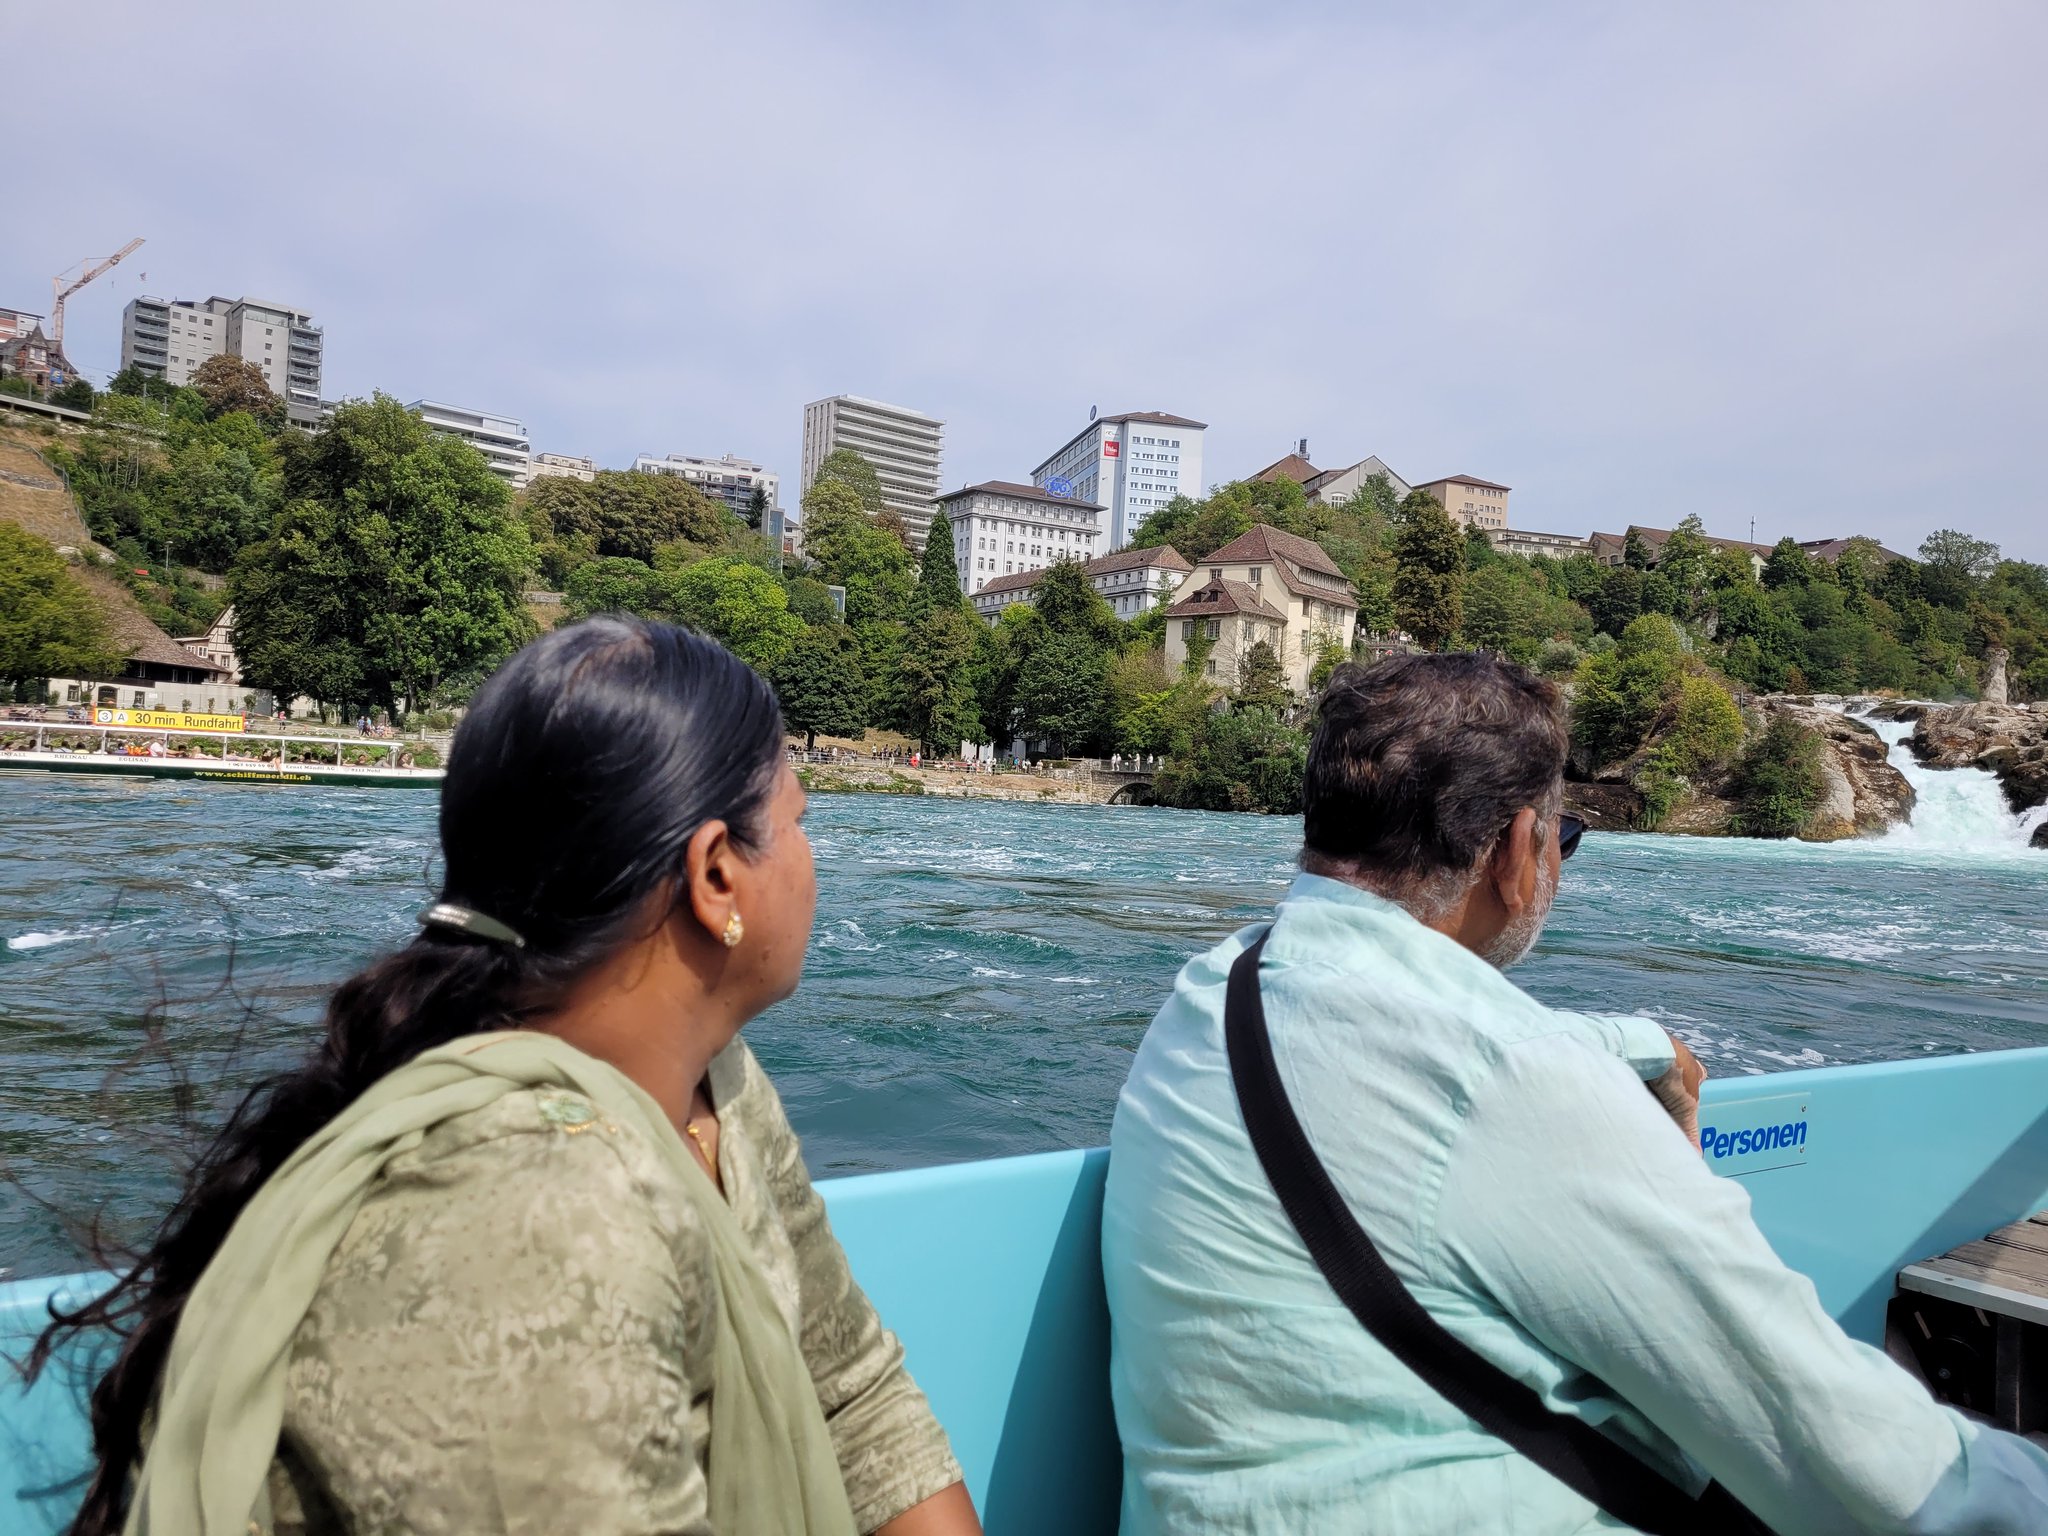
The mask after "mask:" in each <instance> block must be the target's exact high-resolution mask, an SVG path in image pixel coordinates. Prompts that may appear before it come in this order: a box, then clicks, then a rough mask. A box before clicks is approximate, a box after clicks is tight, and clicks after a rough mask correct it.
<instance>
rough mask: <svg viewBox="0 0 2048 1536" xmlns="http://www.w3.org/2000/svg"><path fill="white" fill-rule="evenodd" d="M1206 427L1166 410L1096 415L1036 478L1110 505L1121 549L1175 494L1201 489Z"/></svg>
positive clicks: (1113, 538)
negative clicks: (1203, 441)
mask: <svg viewBox="0 0 2048 1536" xmlns="http://www.w3.org/2000/svg"><path fill="white" fill-rule="evenodd" d="M1207 430H1208V428H1207V426H1206V425H1205V424H1204V423H1202V422H1199V421H1190V420H1189V419H1188V418H1187V417H1185V416H1169V415H1168V414H1167V413H1166V412H1164V411H1126V412H1124V413H1123V414H1122V415H1121V416H1097V417H1095V418H1093V419H1092V420H1091V421H1090V422H1089V423H1088V425H1087V426H1085V427H1083V428H1082V429H1081V430H1080V431H1079V432H1076V433H1075V434H1074V435H1073V436H1072V437H1070V438H1068V439H1067V441H1066V442H1065V443H1064V444H1063V445H1062V446H1061V447H1060V448H1059V449H1058V451H1056V452H1055V453H1054V454H1053V455H1052V456H1051V457H1050V458H1048V459H1046V461H1045V462H1044V463H1042V464H1040V465H1039V466H1038V468H1036V469H1034V470H1033V471H1031V483H1032V484H1033V485H1035V486H1037V487H1038V488H1039V489H1041V490H1047V491H1051V492H1053V493H1054V494H1056V495H1066V496H1073V497H1076V498H1077V499H1079V500H1081V501H1093V502H1099V503H1101V504H1102V505H1103V506H1105V507H1107V508H1108V509H1109V548H1110V549H1112V550H1116V549H1122V548H1123V547H1124V546H1125V545H1126V544H1128V543H1130V542H1131V535H1132V534H1134V533H1136V532H1137V531H1138V530H1139V528H1141V527H1143V526H1144V523H1145V519H1146V518H1148V517H1150V516H1151V515H1152V514H1153V513H1154V512H1157V511H1158V510H1159V509H1160V508H1161V507H1163V506H1165V505H1166V504H1167V503H1168V502H1169V501H1171V500H1173V498H1174V497H1176V496H1200V495H1201V494H1202V434H1203V433H1204V432H1205V431H1207Z"/></svg>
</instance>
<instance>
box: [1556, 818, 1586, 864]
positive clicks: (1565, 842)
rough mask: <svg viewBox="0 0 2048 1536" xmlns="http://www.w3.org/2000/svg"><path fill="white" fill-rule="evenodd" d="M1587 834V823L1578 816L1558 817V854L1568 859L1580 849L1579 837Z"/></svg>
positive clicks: (1561, 857) (1559, 856)
mask: <svg viewBox="0 0 2048 1536" xmlns="http://www.w3.org/2000/svg"><path fill="white" fill-rule="evenodd" d="M1585 835H1586V823H1585V822H1584V821H1582V820H1581V819H1580V818H1579V817H1577V816H1571V815H1565V816H1560V817H1558V818H1557V856H1558V858H1560V859H1568V858H1570V857H1571V856H1572V855H1573V854H1575V853H1577V852H1578V851H1579V839H1580V838H1582V837H1584V836H1585Z"/></svg>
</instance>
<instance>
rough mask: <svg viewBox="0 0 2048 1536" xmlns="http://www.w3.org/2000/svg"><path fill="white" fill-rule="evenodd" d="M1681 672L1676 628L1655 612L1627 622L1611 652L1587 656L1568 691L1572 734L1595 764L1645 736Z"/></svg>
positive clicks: (1613, 757)
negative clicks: (1570, 703) (1571, 687)
mask: <svg viewBox="0 0 2048 1536" xmlns="http://www.w3.org/2000/svg"><path fill="white" fill-rule="evenodd" d="M1684 673H1685V646H1684V642H1683V641H1682V640H1681V639H1680V638H1679V634H1678V629H1677V626H1676V625H1674V624H1673V623H1672V622H1671V621H1670V620H1669V619H1667V618H1665V617H1664V616H1663V615H1661V614H1644V615H1643V616H1642V617H1640V618H1637V619H1634V620H1631V621H1630V623H1629V625H1628V627H1627V628H1626V629H1624V630H1623V631H1622V636H1621V639H1620V641H1619V642H1618V643H1617V644H1616V645H1615V647H1614V649H1613V650H1612V651H1608V652H1605V653H1599V654H1594V655H1589V656H1588V657H1587V658H1586V659H1585V661H1584V662H1583V663H1581V665H1580V667H1579V674H1578V681H1577V684H1576V685H1575V687H1574V688H1573V690H1572V735H1573V736H1574V737H1575V738H1576V739H1577V740H1578V742H1579V743H1580V745H1582V746H1584V747H1585V748H1586V749H1587V750H1588V751H1589V752H1591V754H1592V756H1593V760H1594V761H1595V762H1599V763H1611V762H1614V761H1615V760H1616V759H1618V758H1624V757H1627V756H1628V755H1629V754H1630V753H1631V752H1633V751H1635V750H1636V748H1638V747H1640V746H1641V745H1642V744H1643V743H1644V742H1645V741H1646V740H1648V739H1649V735H1650V732H1651V731H1652V729H1654V728H1655V726H1656V724H1657V720H1658V717H1659V716H1660V715H1662V714H1663V713H1664V711H1665V710H1666V709H1667V708H1668V707H1669V706H1670V705H1671V704H1672V703H1673V702H1674V701H1675V700H1676V698H1677V696H1678V691H1679V683H1680V680H1681V679H1682V678H1683V676H1684Z"/></svg>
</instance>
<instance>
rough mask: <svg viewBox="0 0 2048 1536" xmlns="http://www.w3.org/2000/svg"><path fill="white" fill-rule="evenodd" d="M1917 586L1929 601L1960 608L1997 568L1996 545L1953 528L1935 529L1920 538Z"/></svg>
mask: <svg viewBox="0 0 2048 1536" xmlns="http://www.w3.org/2000/svg"><path fill="white" fill-rule="evenodd" d="M1920 560H1921V568H1920V589H1921V594H1922V595H1923V596H1924V597H1925V598H1926V599H1927V600H1928V601H1929V602H1931V603H1934V604H1936V605H1937V606H1939V607H1943V608H1962V607H1964V606H1965V605H1967V604H1968V602H1969V600H1970V597H1971V594H1973V593H1974V592H1975V591H1976V589H1977V588H1978V586H1979V585H1981V584H1982V583H1983V582H1984V581H1985V579H1986V578H1988V577H1989V576H1990V575H1991V573H1992V572H1993V571H1994V570H1996V569H1997V568H1998V546H1997V545H1996V544H1993V543H1991V542H1989V541H1988V540H1985V539H1979V538H1973V537H1972V536H1971V535H1969V534H1967V533H1959V532H1957V531H1956V530H1955V529H1953V528H1937V529H1936V530H1935V531H1934V532H1933V533H1930V534H1929V535H1927V537H1926V538H1924V539H1922V540H1921V541H1920Z"/></svg>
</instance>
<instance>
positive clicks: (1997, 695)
mask: <svg viewBox="0 0 2048 1536" xmlns="http://www.w3.org/2000/svg"><path fill="white" fill-rule="evenodd" d="M2011 659H2012V652H2010V651H2008V650H2007V649H2006V648H2005V647H2004V646H2002V645H1994V646H1992V647H1991V649H1990V650H1988V651H1986V652H1985V653H1984V702H1985V703H1986V704H2010V703H2011V702H2012V696H2011V694H2010V692H2008V685H2007V683H2006V680H2005V664H2006V663H2007V662H2008V661H2010V660H2011Z"/></svg>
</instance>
